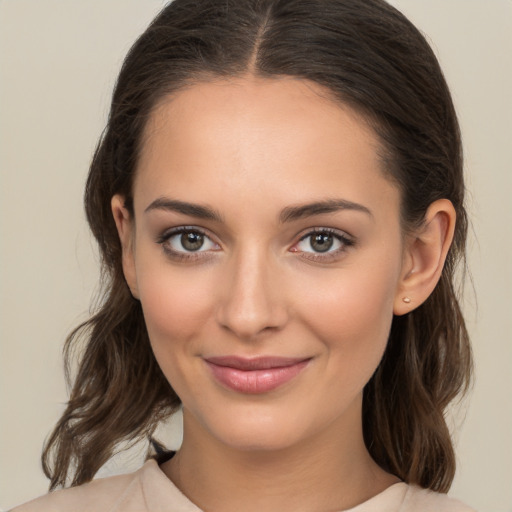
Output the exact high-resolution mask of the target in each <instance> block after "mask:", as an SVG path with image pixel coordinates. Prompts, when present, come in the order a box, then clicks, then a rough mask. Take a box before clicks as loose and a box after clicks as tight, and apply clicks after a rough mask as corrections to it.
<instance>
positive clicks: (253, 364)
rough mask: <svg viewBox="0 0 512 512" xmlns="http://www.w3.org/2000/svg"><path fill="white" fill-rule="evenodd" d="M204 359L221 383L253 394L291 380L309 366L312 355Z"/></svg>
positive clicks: (264, 391)
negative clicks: (301, 356) (303, 356)
mask: <svg viewBox="0 0 512 512" xmlns="http://www.w3.org/2000/svg"><path fill="white" fill-rule="evenodd" d="M204 361H205V363H206V364H207V365H208V367H209V368H210V370H211V372H212V374H213V377H214V378H215V379H216V380H217V381H218V382H219V383H220V384H222V385H223V386H224V387H227V388H229V389H231V390H234V391H238V392H239V393H247V394H254V395H255V394H261V393H268V392H269V391H273V390H274V389H277V388H278V387H281V386H283V385H284V384H286V383H287V382H289V381H291V380H292V379H293V378H295V377H296V376H297V375H299V373H301V372H302V370H304V369H305V368H306V367H307V366H308V364H309V362H310V361H311V358H289V357H274V356H266V357H257V358H243V357H238V356H223V357H209V358H207V359H204Z"/></svg>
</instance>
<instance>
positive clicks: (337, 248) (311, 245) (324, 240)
mask: <svg viewBox="0 0 512 512" xmlns="http://www.w3.org/2000/svg"><path fill="white" fill-rule="evenodd" d="M352 245H354V240H353V239H352V238H349V236H348V235H346V234H345V233H343V232H338V231H337V230H332V229H328V228H316V229H314V230H313V231H310V232H309V233H307V234H306V235H304V236H303V237H302V238H301V239H300V241H299V242H298V243H297V244H295V245H294V246H293V247H292V249H291V251H292V252H301V253H303V255H304V256H305V257H307V258H309V259H324V260H325V259H326V258H332V257H336V256H338V255H340V254H341V253H342V252H344V251H345V250H346V249H347V248H348V247H351V246H352Z"/></svg>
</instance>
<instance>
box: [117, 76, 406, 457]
mask: <svg viewBox="0 0 512 512" xmlns="http://www.w3.org/2000/svg"><path fill="white" fill-rule="evenodd" d="M377 153H378V142H377V139H376V136H375V134H374V133H373V131H372V130H371V129H370V128H369V127H368V126H367V125H366V124H365V123H364V121H362V119H361V118H360V117H359V116H358V115H357V114H356V113H355V112H354V111H353V110H351V109H350V108H348V107H343V106H340V105H339V104H338V103H335V102H334V101H332V100H331V99H328V97H327V95H326V94H325V91H324V90H323V89H321V88H320V87H319V86H318V85H315V84H312V83H309V82H305V81H301V80H295V79H288V78H287V79H280V80H278V79H272V80H270V79H256V78H245V79H237V80H235V79H233V80H230V81H218V82H210V83H204V84H199V85H194V86H192V87H190V88H188V89H186V90H182V91H181V92H179V93H177V94H175V95H174V96H173V97H172V98H169V99H168V100H167V101H165V102H163V103H161V104H160V106H159V107H158V108H157V109H156V111H155V112H154V113H153V115H152V117H151V119H150V122H149V123H148V126H147V129H146V133H145V139H144V144H143V149H142V153H141V158H140V164H139V166H138V170H137V175H136V179H135V183H134V209H135V222H134V224H133V225H131V228H132V229H129V230H127V231H129V232H130V234H131V235H129V234H127V233H126V232H125V235H124V236H125V242H126V240H127V237H129V236H132V237H133V238H132V239H131V241H130V242H127V243H125V245H126V247H132V252H130V251H129V250H127V251H126V257H125V273H126V277H127V280H128V282H129V284H130V286H131V289H132V291H133V293H134V294H135V295H136V296H137V297H138V298H140V301H141V304H142V308H143V310H144V316H145V320H146V324H147V328H148V332H149V337H150V340H151V345H152V348H153V351H154V353H155V357H156V359H157V361H158V363H159V365H160V367H161V368H162V370H163V373H164V374H165V376H166V377H167V379H168V380H169V382H170V384H171V385H172V387H173V388H174V390H175V391H176V393H177V394H178V395H179V397H180V398H181V400H182V402H183V407H184V413H185V418H186V425H187V422H188V424H189V425H190V426H194V427H195V428H196V429H198V430H199V431H201V432H203V433H205V434H206V435H207V436H210V437H212V438H214V439H216V440H217V441H220V442H221V443H224V444H226V445H229V446H231V447H235V448H241V449H264V450H268V449H277V448H283V447H287V446H291V445H293V444H294V443H297V442H299V441H300V440H304V439H306V438H308V437H311V436H315V435H319V434H320V433H325V432H328V431H330V430H332V431H333V432H334V431H336V432H337V435H339V432H340V431H345V432H351V431H354V429H356V430H358V429H359V430H360V421H361V419H360V410H361V401H362V390H363V387H364V386H365V384H366V383H367V381H368V380H369V379H370V377H371V376H372V374H373V372H374V371H375V369H376V367H377V365H378V364H379V361H380V359H381V357H382V354H383V352H384V349H385V346H386V342H387V338H388V334H389V329H390V325H391V320H392V316H393V309H394V304H396V303H397V301H398V300H400V299H401V297H399V291H398V287H399V281H400V277H401V269H402V236H401V230H400V221H399V206H400V198H399V192H398V189H397V187H396V186H395V185H394V184H393V183H392V182H391V181H389V180H388V179H387V178H386V177H385V176H384V174H383V172H382V169H381V162H380V161H379V158H378V154H377ZM127 223H128V224H129V225H130V222H129V221H128V222H127ZM340 429H341V430H340Z"/></svg>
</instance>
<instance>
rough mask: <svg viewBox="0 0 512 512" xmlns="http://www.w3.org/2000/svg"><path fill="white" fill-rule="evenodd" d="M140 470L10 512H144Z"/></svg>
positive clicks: (60, 492) (51, 495) (52, 494)
mask: <svg viewBox="0 0 512 512" xmlns="http://www.w3.org/2000/svg"><path fill="white" fill-rule="evenodd" d="M143 469H144V466H143V468H141V469H140V470H139V471H136V472H135V473H130V474H126V475H118V476H111V477H107V478H99V479H97V480H93V481H91V482H89V483H86V484H83V485H79V486H77V487H70V488H67V489H61V490H58V491H53V492H50V493H48V494H46V495H44V496H41V497H39V498H36V499H35V500H32V501H29V502H28V503H25V504H24V505H20V506H19V507H16V508H14V509H13V510H12V511H11V512H36V511H37V512H70V511H74V512H86V511H87V512H89V511H91V510H94V511H95V512H111V511H114V510H118V509H119V510H123V511H132V510H133V511H135V510H137V511H144V510H146V507H145V503H144V493H143V491H142V487H141V478H140V476H141V472H142V470H143Z"/></svg>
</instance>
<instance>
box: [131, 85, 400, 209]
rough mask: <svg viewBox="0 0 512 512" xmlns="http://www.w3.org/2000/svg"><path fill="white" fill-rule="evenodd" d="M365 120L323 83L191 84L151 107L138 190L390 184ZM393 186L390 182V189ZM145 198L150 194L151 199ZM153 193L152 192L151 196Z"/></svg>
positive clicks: (331, 188)
mask: <svg viewBox="0 0 512 512" xmlns="http://www.w3.org/2000/svg"><path fill="white" fill-rule="evenodd" d="M379 154H380V144H379V140H378V137H377V135H376V134H375V132H374V131H373V129H372V128H371V127H370V126H369V124H368V123H367V122H366V121H365V119H364V118H363V117H362V116H361V115H360V114H358V113H357V112H355V111H354V110H353V109H351V108H349V107H348V106H346V105H343V104H341V103H340V102H338V101H335V100H334V99H333V98H332V95H331V94H330V93H329V92H328V91H327V90H326V89H325V88H323V87H321V86H320V85H318V84H315V83H312V82H308V81H305V80H299V79H293V78H282V79H263V78H254V77H250V78H239V79H232V80H218V81H211V82H204V83H199V84H195V85H193V86H190V87H188V88H186V89H182V90H180V91H179V92H177V93H175V94H173V95H172V96H169V97H167V98H165V99H164V100H163V101H162V102H160V104H159V105H158V106H157V107H156V108H155V110H154V111H153V113H152V115H151V117H150V119H149V121H148V124H147V127H146V130H145V136H144V140H143V144H142V148H141V155H140V160H139V165H138V169H137V175H136V180H135V196H137V195H139V196H149V195H151V194H153V195H154V194H156V193H157V189H158V191H159V193H161V195H165V194H170V195H171V196H175V195H176V194H177V193H178V194H182V195H184V196H191V195H194V197H185V198H184V199H186V200H188V199H194V200H206V199H208V197H200V196H202V195H206V196H209V198H210V199H211V198H212V197H213V198H215V196H216V194H217V195H220V197H221V198H225V196H226V194H228V193H229V192H233V193H234V194H237V197H240V196H245V197H246V199H247V201H248V203H247V204H249V203H251V202H253V200H254V199H255V196H256V192H264V194H262V195H260V199H261V197H265V200H269V201H270V199H271V198H278V197H283V194H284V193H285V192H286V194H285V195H286V198H287V200H288V201H289V202H301V201H304V200H306V199H310V198H309V197H303V196H307V195H309V196H315V195H316V196H318V197H322V198H325V197H326V196H329V195H331V193H334V192H335V195H340V194H343V195H347V194H348V195H349V196H352V197H346V199H348V200H354V201H360V200H361V199H362V198H361V197H357V196H364V195H365V194H366V195H368V194H370V195H372V193H373V194H374V195H375V196H376V198H377V196H379V195H380V194H382V190H379V187H380V188H382V187H386V188H387V189H389V188H390V187H391V189H394V188H395V187H394V186H393V185H392V183H391V182H389V181H388V180H387V179H386V178H385V176H384V173H383V172H382V162H381V159H380V156H379ZM391 189H390V190H391ZM147 199H149V197H148V198H147ZM153 199H154V198H153Z"/></svg>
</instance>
